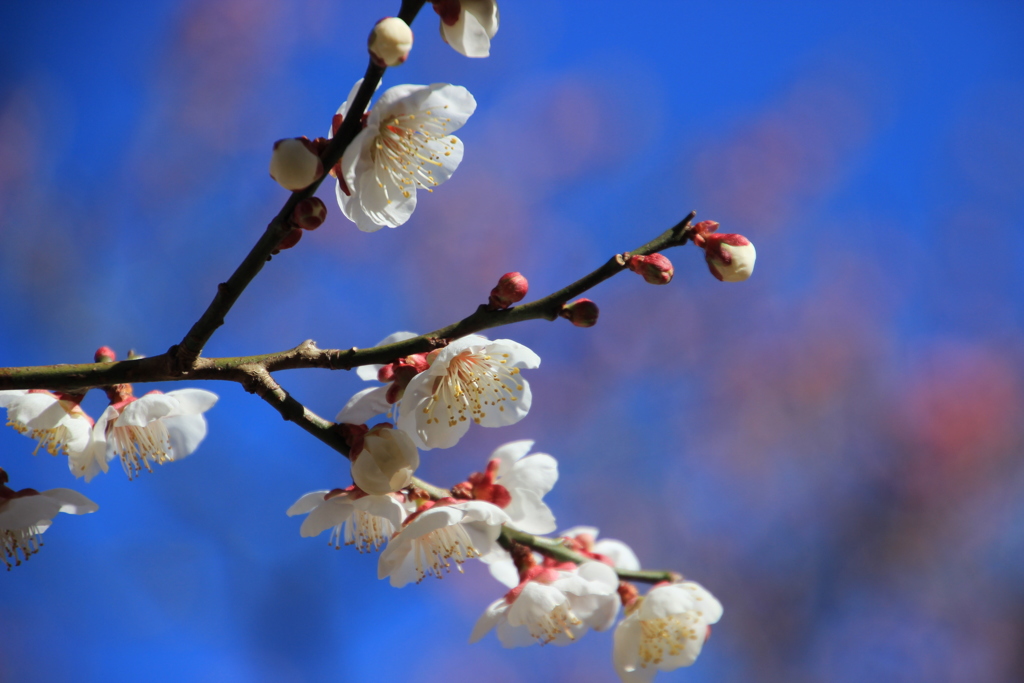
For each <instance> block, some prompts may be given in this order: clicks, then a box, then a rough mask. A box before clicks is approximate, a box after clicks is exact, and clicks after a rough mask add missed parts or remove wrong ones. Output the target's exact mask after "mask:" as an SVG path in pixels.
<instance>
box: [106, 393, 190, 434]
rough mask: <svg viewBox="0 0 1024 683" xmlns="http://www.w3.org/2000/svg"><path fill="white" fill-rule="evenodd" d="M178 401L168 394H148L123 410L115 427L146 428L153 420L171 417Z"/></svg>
mask: <svg viewBox="0 0 1024 683" xmlns="http://www.w3.org/2000/svg"><path fill="white" fill-rule="evenodd" d="M177 407H178V401H177V400H175V399H174V398H170V397H168V396H167V395H166V394H146V395H145V396H143V397H142V398H140V399H138V400H137V401H132V402H131V403H129V404H128V405H126V406H125V407H124V408H122V409H121V415H120V417H118V418H117V421H116V422H114V426H115V427H145V426H146V425H148V424H149V423H150V422H152V421H153V420H156V419H158V418H161V417H166V416H168V415H171V414H172V413H173V412H174V410H175V409H176V408H177Z"/></svg>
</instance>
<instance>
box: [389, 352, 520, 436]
mask: <svg viewBox="0 0 1024 683" xmlns="http://www.w3.org/2000/svg"><path fill="white" fill-rule="evenodd" d="M428 361H430V363H431V365H430V367H429V368H428V369H427V370H426V371H425V372H421V373H420V374H418V375H416V376H415V377H413V378H412V380H411V381H410V382H409V385H408V387H406V389H405V395H404V396H403V398H402V401H401V403H400V411H399V418H398V427H399V429H402V430H404V431H405V432H407V433H408V434H409V435H410V436H412V438H413V441H414V442H416V445H417V446H419V448H421V449H423V450H429V449H431V448H449V447H451V446H454V445H455V444H456V443H457V442H458V441H459V439H461V438H462V436H463V434H465V433H466V432H467V431H468V430H469V423H470V422H476V423H477V424H479V425H481V426H484V427H502V426H506V425H511V424H515V423H516V422H519V420H521V419H523V418H524V417H526V414H527V413H528V412H529V411H530V405H531V403H532V402H533V395H532V394H531V392H530V385H529V383H528V382H527V381H526V380H525V379H523V378H522V376H521V375H520V369H523V368H527V369H533V368H536V367H539V366H540V358H539V357H538V356H537V354H535V353H534V352H533V351H531V350H530V349H528V348H527V347H525V346H523V345H522V344H519V343H517V342H514V341H511V340H509V339H496V340H494V341H491V340H489V339H487V338H486V337H482V336H480V335H476V334H471V335H468V336H465V337H462V338H460V339H456V340H455V341H453V342H452V343H450V344H449V345H448V346H446V347H445V348H443V349H441V350H440V351H438V352H437V355H436V356H434V358H433V359H432V360H430V358H429V357H428Z"/></svg>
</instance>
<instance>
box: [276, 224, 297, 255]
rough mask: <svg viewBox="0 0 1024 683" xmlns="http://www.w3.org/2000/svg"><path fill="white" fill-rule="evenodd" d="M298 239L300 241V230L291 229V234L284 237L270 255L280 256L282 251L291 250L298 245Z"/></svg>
mask: <svg viewBox="0 0 1024 683" xmlns="http://www.w3.org/2000/svg"><path fill="white" fill-rule="evenodd" d="M300 239H302V230H300V229H298V228H292V230H291V232H289V233H288V234H287V235H285V236H284V239H282V240H281V242H280V244H278V245H277V249H274V251H272V252H270V253H271V254H280V253H281V251H282V250H283V249H291V248H292V247H294V246H295V245H296V244H298V243H299V240H300Z"/></svg>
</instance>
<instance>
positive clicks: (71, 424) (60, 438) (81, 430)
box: [0, 389, 92, 455]
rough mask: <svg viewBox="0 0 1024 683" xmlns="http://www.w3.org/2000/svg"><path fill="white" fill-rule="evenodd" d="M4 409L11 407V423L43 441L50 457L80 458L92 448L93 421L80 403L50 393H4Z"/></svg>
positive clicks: (0, 402)
mask: <svg viewBox="0 0 1024 683" xmlns="http://www.w3.org/2000/svg"><path fill="white" fill-rule="evenodd" d="M0 408H7V424H8V425H9V426H11V427H14V429H15V430H17V431H18V432H20V433H22V434H24V435H25V436H27V437H29V438H31V439H35V440H37V441H38V442H39V445H38V446H37V447H36V451H35V452H39V449H40V448H45V449H46V451H47V452H48V453H49V454H50V455H58V454H62V455H72V454H75V455H80V454H81V452H82V451H84V450H85V449H86V448H87V447H88V446H89V435H90V432H91V430H92V418H90V417H89V416H88V415H86V414H85V411H83V410H82V408H81V407H80V406H79V405H78V401H77V400H71V399H68V398H61V397H60V396H57V395H56V394H53V393H51V392H49V391H35V390H33V391H26V390H21V389H12V390H6V391H0Z"/></svg>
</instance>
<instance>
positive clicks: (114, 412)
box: [71, 389, 217, 481]
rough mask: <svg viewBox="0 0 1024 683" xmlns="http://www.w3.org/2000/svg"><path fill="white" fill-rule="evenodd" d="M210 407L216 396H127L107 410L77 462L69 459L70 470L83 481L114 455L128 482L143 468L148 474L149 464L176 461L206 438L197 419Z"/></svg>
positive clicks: (186, 392)
mask: <svg viewBox="0 0 1024 683" xmlns="http://www.w3.org/2000/svg"><path fill="white" fill-rule="evenodd" d="M216 402H217V395H216V394H214V393H213V392H211V391H205V390H203V389H178V390H177V391H168V392H167V393H166V394H163V393H160V392H159V391H154V392H150V393H148V394H146V395H145V396H142V397H141V398H135V397H134V396H133V397H131V398H130V399H129V400H128V401H124V402H121V403H117V404H113V405H110V406H107V409H106V410H104V411H103V414H102V415H100V419H99V421H98V422H97V423H96V428H95V429H94V430H93V436H92V443H91V445H90V447H89V448H88V449H87V450H86V451H85V452H84V454H83V455H82V456H81V457H79V458H74V457H73V458H71V471H72V472H73V473H74V474H75V476H76V477H82V476H84V477H85V478H86V481H89V480H90V479H92V478H93V477H94V476H95V475H96V474H97V473H98V472H100V471H103V472H106V471H107V469H108V468H107V462H108V461H110V460H113V459H114V457H115V456H116V457H119V458H120V459H121V467H123V468H124V471H125V474H127V475H128V478H129V479H131V478H133V477H134V476H135V475H136V474H138V473H139V472H140V471H141V470H143V469H146V470H148V471H150V472H152V471H153V468H152V463H157V464H158V465H166V464H167V463H169V462H173V461H175V460H181V459H182V458H184V457H185V456H187V455H190V454H191V453H192V452H193V451H195V450H196V448H198V447H199V443H200V442H201V441H202V440H203V439H204V438H205V437H206V418H204V417H203V415H202V414H203V413H205V412H206V411H207V410H209V409H210V408H212V407H213V404H215V403H216Z"/></svg>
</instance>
